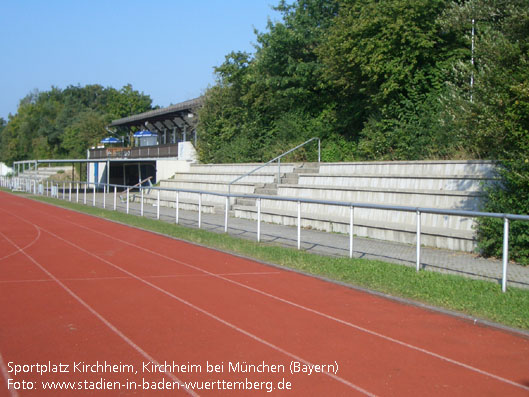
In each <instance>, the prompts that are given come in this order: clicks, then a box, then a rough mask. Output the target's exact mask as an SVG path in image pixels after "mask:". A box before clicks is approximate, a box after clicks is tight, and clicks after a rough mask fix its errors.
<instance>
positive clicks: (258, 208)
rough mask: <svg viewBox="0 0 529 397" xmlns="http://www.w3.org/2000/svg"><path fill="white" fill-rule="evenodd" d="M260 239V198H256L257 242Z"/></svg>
mask: <svg viewBox="0 0 529 397" xmlns="http://www.w3.org/2000/svg"><path fill="white" fill-rule="evenodd" d="M260 241H261V198H258V199H257V242H260Z"/></svg>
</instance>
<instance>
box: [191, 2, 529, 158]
mask: <svg viewBox="0 0 529 397" xmlns="http://www.w3.org/2000/svg"><path fill="white" fill-rule="evenodd" d="M276 10H278V11H280V13H281V19H280V21H276V22H271V21H269V23H268V26H267V29H266V31H265V32H256V36H257V44H256V49H255V53H254V54H248V53H238V52H233V53H231V54H229V55H228V56H227V57H226V61H225V62H224V63H223V64H222V65H220V66H219V67H217V68H216V69H215V71H216V73H217V78H218V79H217V83H216V84H215V85H214V86H212V87H210V89H209V90H208V92H207V94H206V105H205V106H204V109H203V110H202V112H201V115H200V117H201V118H200V120H201V124H200V126H199V129H200V131H199V132H200V134H201V136H202V140H201V148H200V155H201V157H202V159H203V160H205V161H210V160H213V159H216V161H258V160H267V159H270V158H271V157H272V156H273V155H275V154H278V153H279V152H281V151H282V150H283V149H286V148H287V147H289V146H292V145H294V144H297V143H300V142H302V141H303V140H304V139H306V138H309V137H311V136H319V137H320V138H323V150H324V153H325V154H326V156H327V157H326V159H327V160H334V161H338V160H353V159H356V160H363V159H402V160H406V159H435V158H440V159H443V158H444V159H450V158H500V157H509V156H512V148H513V147H514V146H517V147H519V149H520V151H524V150H526V149H527V146H528V144H529V137H528V133H527V131H528V110H529V106H528V94H529V88H528V79H527V76H528V73H529V68H528V67H527V66H528V65H527V57H528V43H529V41H528V37H529V35H527V32H528V31H529V22H528V21H529V17H528V12H529V11H528V10H529V0H467V1H465V0H459V1H448V0H365V1H361V2H360V1H357V0H298V1H294V2H292V3H290V4H287V3H286V2H285V1H280V2H279V4H278V5H277V7H276ZM473 19H474V21H475V23H474V28H475V35H474V44H475V45H474V51H472V37H471V32H472V20H473ZM471 59H472V60H473V61H474V63H473V64H472V63H471ZM471 76H473V85H472V88H471V84H470V78H471ZM327 146H329V148H328V149H327Z"/></svg>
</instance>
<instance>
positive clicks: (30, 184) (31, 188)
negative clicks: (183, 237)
mask: <svg viewBox="0 0 529 397" xmlns="http://www.w3.org/2000/svg"><path fill="white" fill-rule="evenodd" d="M38 182H39V181H37V180H36V179H33V178H23V177H5V176H1V177H0V187H4V188H11V189H16V188H20V189H22V190H26V191H28V192H32V193H35V194H38V193H37V191H39V190H40V189H37V183H38ZM59 183H60V182H55V186H58V185H59ZM66 183H69V185H70V190H71V186H72V184H74V183H75V184H77V185H78V186H79V185H87V186H88V187H89V186H90V185H93V191H94V193H95V191H96V186H97V185H99V186H104V187H105V190H106V191H107V192H110V188H111V187H113V188H114V200H115V197H116V188H118V187H119V188H124V189H128V188H130V186H127V185H117V184H105V183H102V184H97V183H94V182H86V181H84V182H83V181H78V182H76V181H64V182H62V184H63V186H65V185H66ZM52 186H53V185H52ZM24 187H25V189H24ZM139 189H140V190H141V189H143V187H142V186H139ZM149 189H151V190H155V191H158V193H157V197H158V202H159V200H160V194H159V192H160V191H172V192H176V193H177V194H178V193H194V194H198V195H199V225H200V217H201V210H200V203H201V200H202V195H211V196H221V197H225V198H226V208H225V225H224V230H225V232H227V228H228V210H229V206H228V201H229V198H232V197H241V198H255V199H257V201H258V203H259V204H258V207H257V208H258V211H260V200H267V199H268V200H275V201H290V202H297V203H298V215H297V216H298V249H299V248H300V241H301V237H300V227H301V222H300V218H301V207H300V206H301V203H308V204H323V205H334V206H342V207H349V208H350V209H351V219H350V254H349V255H350V257H352V246H353V232H352V229H353V228H352V227H353V216H352V214H353V210H354V209H355V208H367V209H378V210H394V211H403V212H415V213H416V214H417V243H416V250H417V253H416V269H417V271H419V269H420V262H421V243H420V241H421V214H423V213H424V214H439V215H451V216H466V217H490V218H500V219H503V221H504V228H503V254H502V266H503V271H502V291H503V292H505V291H506V289H507V265H508V261H509V245H508V243H509V221H511V220H518V221H529V215H519V214H506V213H493V212H480V211H469V210H456V209H440V208H426V207H413V206H398V205H385V204H373V203H357V202H347V201H331V200H317V199H308V198H300V197H299V198H298V197H279V196H268V195H257V194H231V193H221V192H211V191H207V190H193V189H176V188H162V187H157V186H149ZM40 194H43V193H40ZM84 194H85V195H86V189H85V193H84ZM56 197H57V198H58V192H57V196H56ZM70 197H71V193H70ZM63 199H64V188H63ZM84 201H85V203H86V197H85V198H84ZM142 204H143V200H142ZM93 205H94V206H95V195H94V197H93ZM159 208H160V204H159V203H158V205H157V218H158V219H159ZM114 209H116V204H115V203H114ZM176 212H177V214H178V204H177V206H176ZM127 213H128V199H127ZM176 216H177V219H178V215H176ZM257 219H258V223H260V221H259V219H260V214H258V218H257ZM199 227H200V226H199ZM258 227H259V225H258ZM258 238H259V236H258Z"/></svg>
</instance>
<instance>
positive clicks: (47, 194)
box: [46, 181, 50, 197]
mask: <svg viewBox="0 0 529 397" xmlns="http://www.w3.org/2000/svg"><path fill="white" fill-rule="evenodd" d="M49 195H50V192H49V190H48V181H46V197H48V196H49Z"/></svg>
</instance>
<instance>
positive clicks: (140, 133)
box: [134, 130, 158, 138]
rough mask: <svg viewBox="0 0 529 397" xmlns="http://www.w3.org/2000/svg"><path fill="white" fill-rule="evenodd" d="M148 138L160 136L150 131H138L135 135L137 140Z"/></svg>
mask: <svg viewBox="0 0 529 397" xmlns="http://www.w3.org/2000/svg"><path fill="white" fill-rule="evenodd" d="M147 136H158V134H156V133H154V132H152V131H149V130H143V131H137V132H135V133H134V137H135V138H142V137H147Z"/></svg>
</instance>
